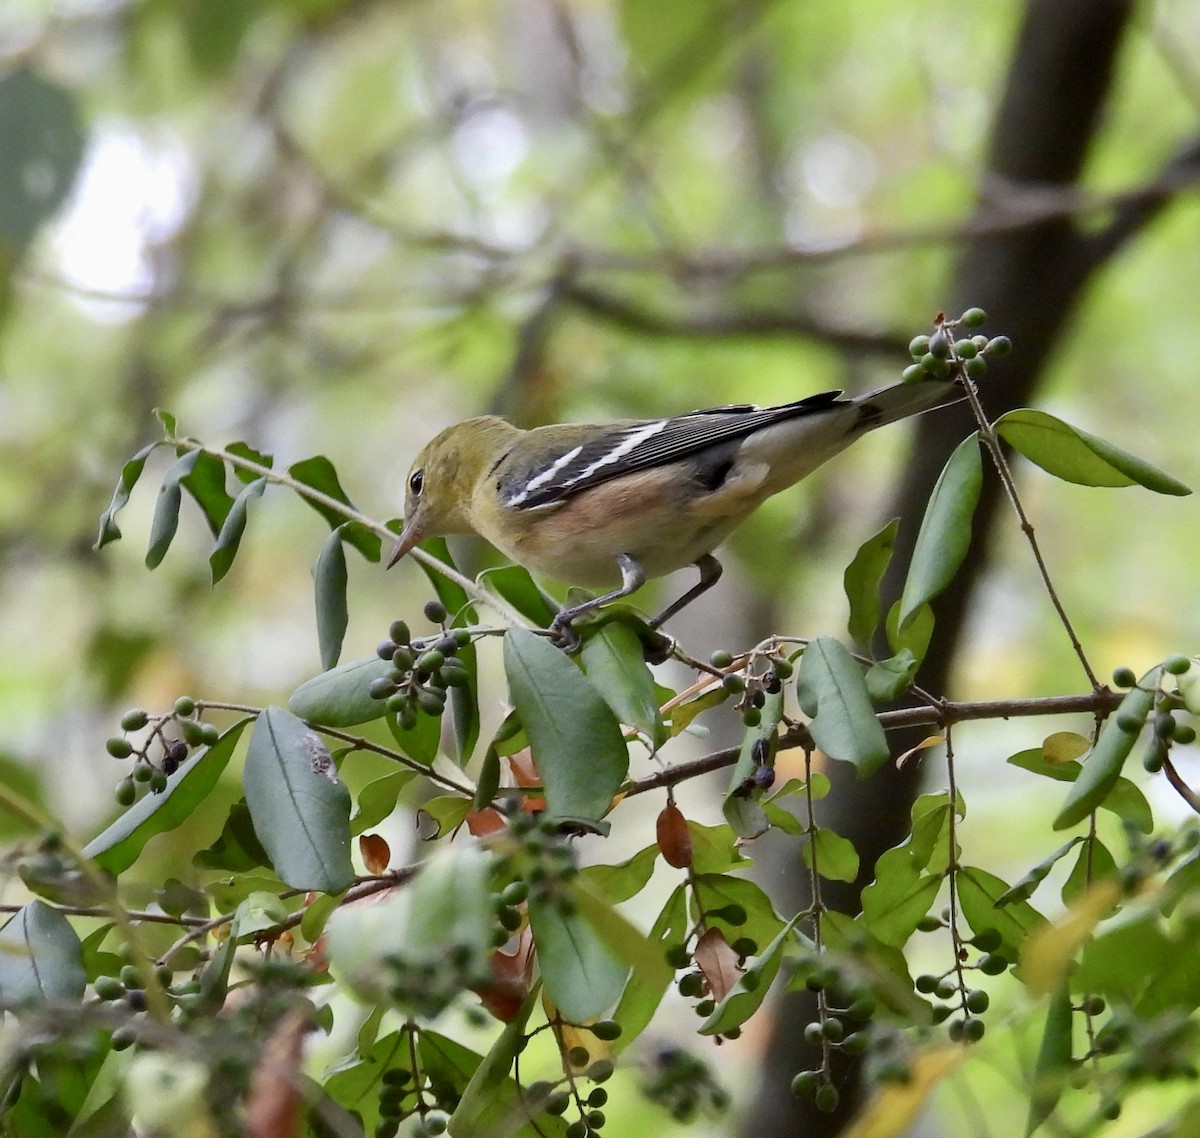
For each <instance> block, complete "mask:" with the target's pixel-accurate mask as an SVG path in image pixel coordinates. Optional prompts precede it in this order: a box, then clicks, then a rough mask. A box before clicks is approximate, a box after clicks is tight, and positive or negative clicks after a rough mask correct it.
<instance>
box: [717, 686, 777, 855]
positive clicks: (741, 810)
mask: <svg viewBox="0 0 1200 1138" xmlns="http://www.w3.org/2000/svg"><path fill="white" fill-rule="evenodd" d="M761 710H762V718H761V719H760V720H759V722H758V723H757V724H756V725H755V726H754V727H747V728H746V731H745V734H744V735H743V736H742V749H741V751H740V753H739V754H738V759H737V762H736V763H734V764H733V770H732V771H730V773H729V789H728V790H727V791H726V792H725V800H724V802H723V803H722V804H721V812H722V813H723V814H724V815H725V820H726V821H727V822H728V823H729V825H730V826H731V827H733V830H734V832H735V833H736V834H737V835H738V837H740V838H746V839H750V838H757V837H758V836H759V834H765V833H766V832H767V830H768V828H769V827H770V822H769V821H768V820H767V812H766V810H764V809H763V806H762V803H761V801H760V800H761V798H762V797H763V794H764V788H763V787H762V786H760V785H758V783H757V782H756V781H755V779H756V775H757V773H758V770H759V768H760V767H770V768H774V766H775V742H776V735H775V733H776V729H777V728H778V726H779V721H780V719H781V718H782V717H783V691H782V689H781V690H780V691H777V692H768V693H767V696H766V701H765V702H764V703H763V706H762V709H761Z"/></svg>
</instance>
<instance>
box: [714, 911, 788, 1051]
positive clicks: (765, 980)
mask: <svg viewBox="0 0 1200 1138" xmlns="http://www.w3.org/2000/svg"><path fill="white" fill-rule="evenodd" d="M799 919H800V917H799V916H798V915H797V916H795V917H793V918H792V919H791V920H790V921H788V923H787V924H786V925H784V927H783V928H782V929H780V930H779V934H778V935H777V936H776V937H775V939H774V940H773V941H771V943H770V944H768V945H767V947H766V948H764V949H763V950H762V952H761V953H760V954H759V956H758V957H757V959H756V960H755V961H754V963H753V964H752V965H751V966H750V967H749V968H747V969H746V971H745V972H743V973H742V974H741V976H739V977H738V979H737V982H736V983H735V984H734V985H733V987H732V988H730V989H729V991H728V992H727V993H726V994H725V998H724V999H722V1000H721V1002H720V1003H719V1004H717V1006H716V1007H715V1008H714V1009H713V1012H712V1015H710V1016H709V1017H708V1019H706V1020H705V1021H704V1022H703V1023H702V1024H701V1025H700V1029H699V1030H700V1034H701V1035H724V1034H725V1033H726V1032H727V1031H732V1030H733V1028H735V1027H741V1026H742V1024H744V1023H745V1022H746V1020H748V1019H749V1018H750V1017H751V1016H752V1015H753V1014H754V1013H755V1012H756V1011H758V1009H759V1008H760V1007H761V1006H762V1002H763V1000H765V999H766V998H767V993H768V992H769V991H770V990H771V985H772V984H773V983H774V982H775V977H776V976H777V975H778V973H779V966H780V964H782V963H783V949H784V945H786V944H787V942H788V940H789V939H791V935H792V930H793V929H794V928H795V927H796V922H797V921H798V920H799Z"/></svg>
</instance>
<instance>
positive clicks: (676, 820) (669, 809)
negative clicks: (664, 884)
mask: <svg viewBox="0 0 1200 1138" xmlns="http://www.w3.org/2000/svg"><path fill="white" fill-rule="evenodd" d="M656 834H657V836H658V848H659V849H660V850H661V851H662V855H663V860H664V861H666V863H667V865H671V866H674V867H675V868H676V869H687V868H688V867H689V866H690V865H691V864H692V831H691V830H690V829H688V824H687V819H686V818H685V817H684V816H683V814H682V812H681V811H680V809H679V807H678V806H676V805H675V803H674V802H668V803H667V804H666V806H664V807H663V808H662V812H661V813H660V814H659V816H658V824H657V826H656Z"/></svg>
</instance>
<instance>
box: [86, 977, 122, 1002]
mask: <svg viewBox="0 0 1200 1138" xmlns="http://www.w3.org/2000/svg"><path fill="white" fill-rule="evenodd" d="M92 987H93V988H94V989H95V992H96V995H97V996H98V997H99V998H100V999H102V1000H119V999H121V997H122V996H124V995H125V985H124V984H122V983H121V981H120V980H118V979H117V978H116V977H115V976H97V977H96V979H95V981H94V982H93V983H92Z"/></svg>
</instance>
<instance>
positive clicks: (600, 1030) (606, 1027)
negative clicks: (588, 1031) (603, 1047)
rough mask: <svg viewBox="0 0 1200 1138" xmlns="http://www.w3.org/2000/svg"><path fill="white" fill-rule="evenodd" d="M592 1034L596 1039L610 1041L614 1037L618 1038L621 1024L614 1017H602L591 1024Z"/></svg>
mask: <svg viewBox="0 0 1200 1138" xmlns="http://www.w3.org/2000/svg"><path fill="white" fill-rule="evenodd" d="M592 1034H593V1035H594V1036H595V1037H596V1038H597V1039H603V1040H604V1041H605V1042H606V1043H611V1042H612V1041H613V1040H614V1039H620V1037H621V1025H620V1024H619V1023H617V1021H616V1020H615V1019H602V1020H600V1021H598V1022H597V1023H594V1024H592Z"/></svg>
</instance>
